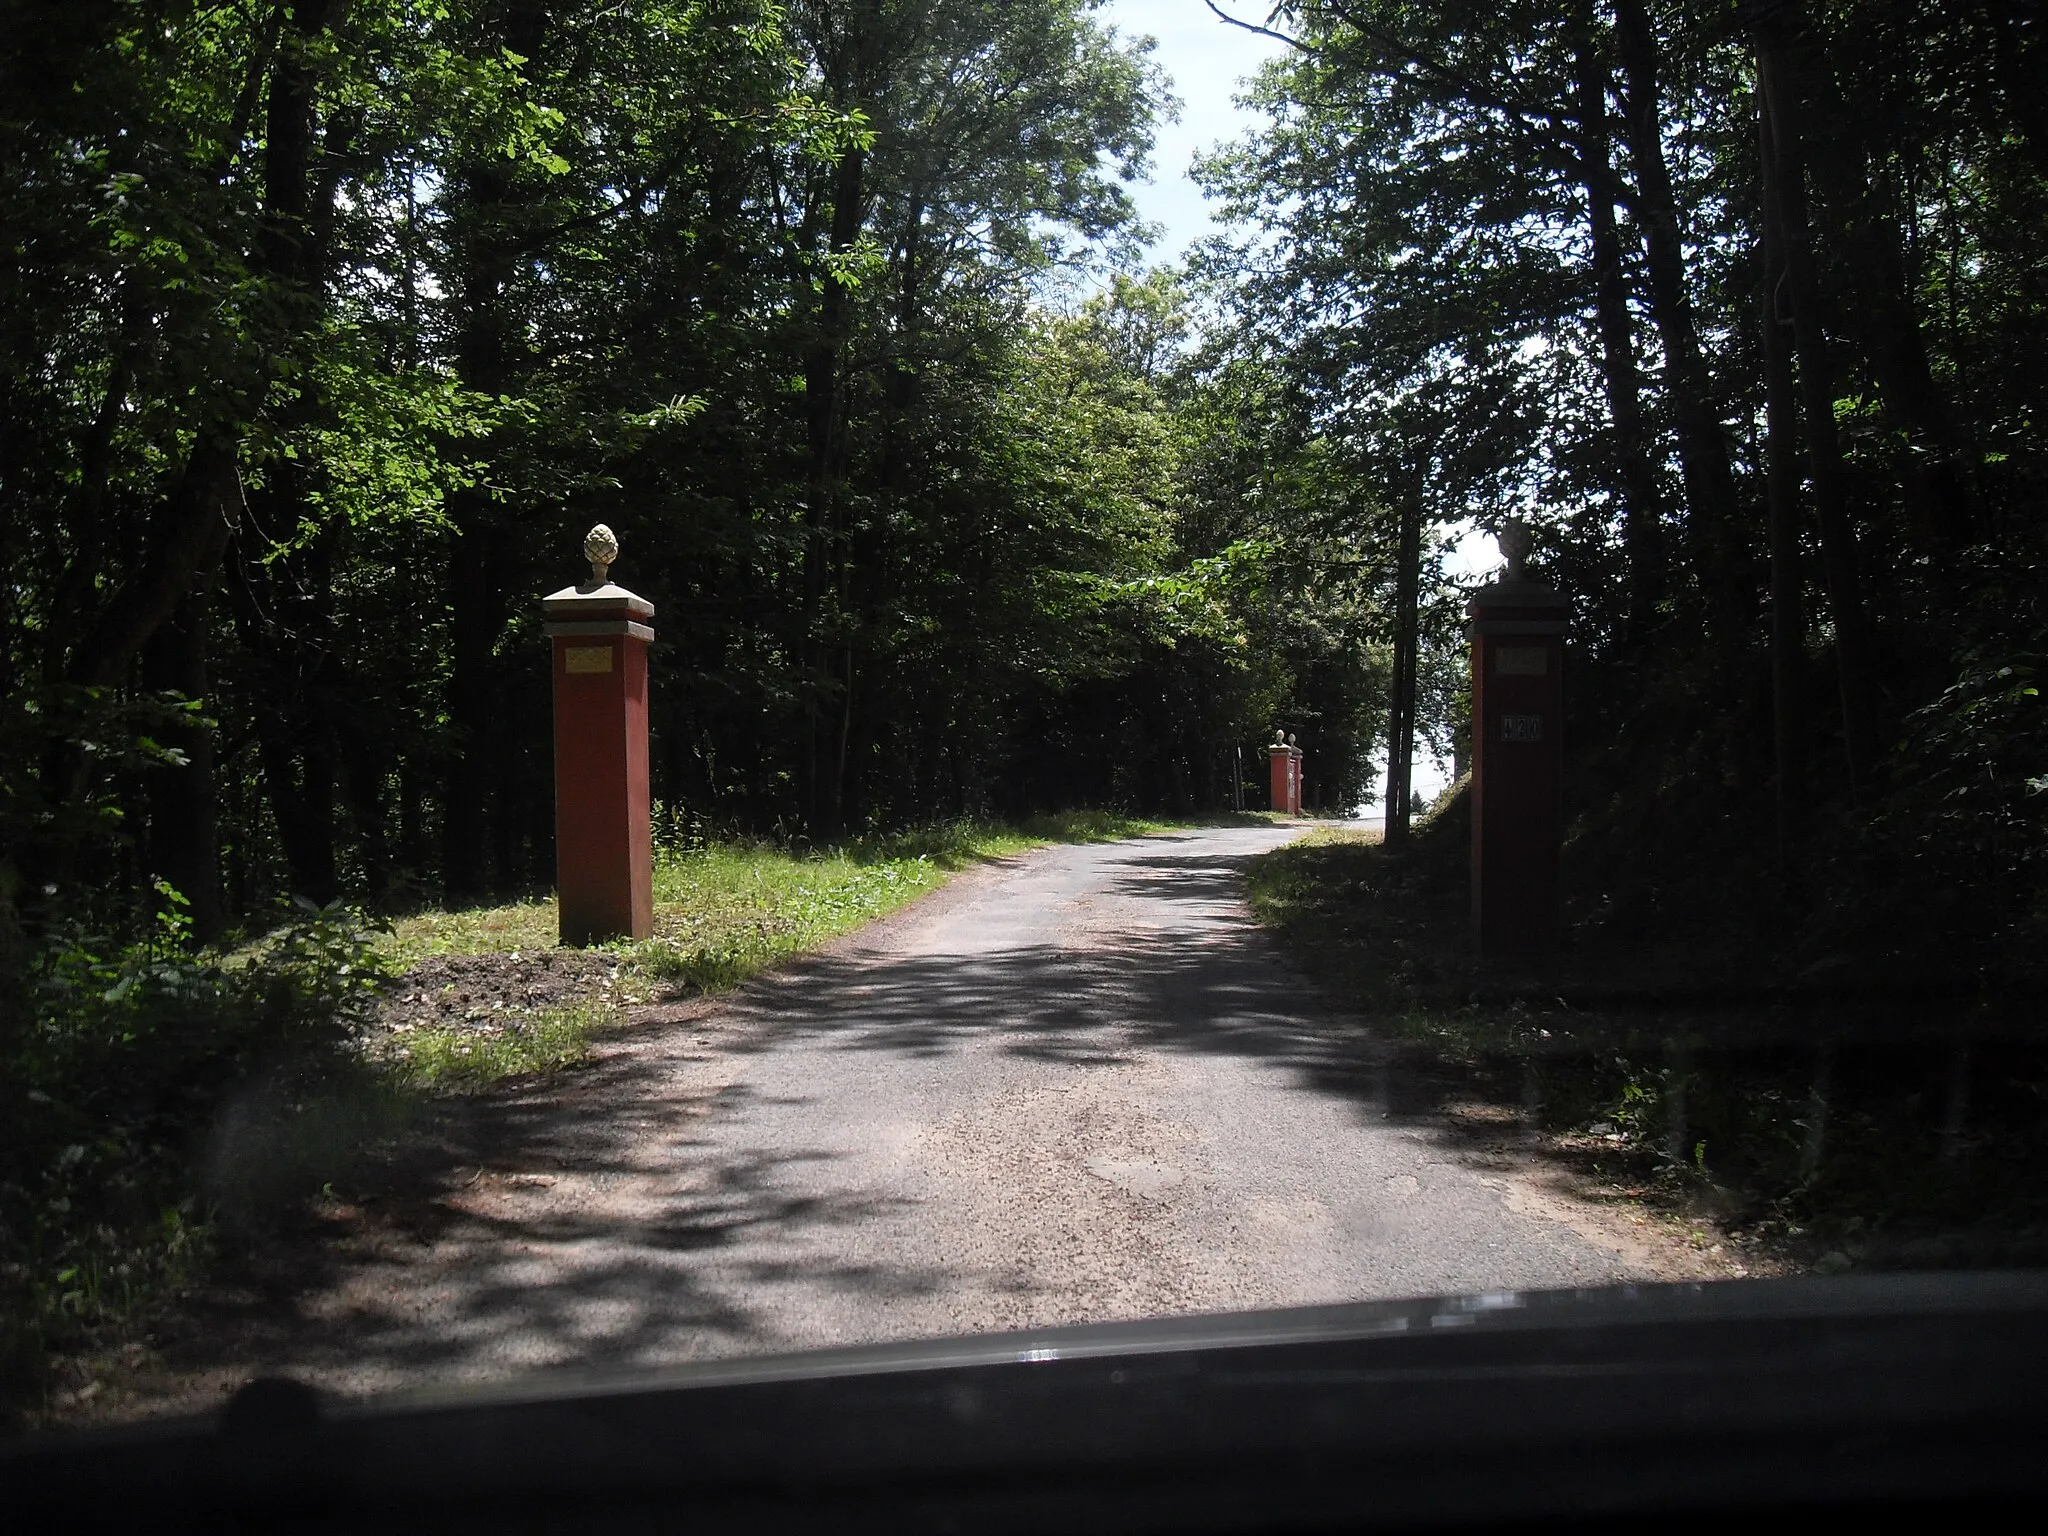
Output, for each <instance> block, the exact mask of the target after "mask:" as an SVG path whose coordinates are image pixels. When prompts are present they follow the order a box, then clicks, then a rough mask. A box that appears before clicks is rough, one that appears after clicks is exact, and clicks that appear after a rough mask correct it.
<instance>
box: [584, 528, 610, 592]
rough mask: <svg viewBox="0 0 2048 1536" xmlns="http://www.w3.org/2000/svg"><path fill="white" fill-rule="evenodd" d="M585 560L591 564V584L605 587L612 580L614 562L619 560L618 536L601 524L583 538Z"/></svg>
mask: <svg viewBox="0 0 2048 1536" xmlns="http://www.w3.org/2000/svg"><path fill="white" fill-rule="evenodd" d="M583 558H584V559H586V560H588V561H589V562H590V584H591V585H592V586H593V587H601V586H603V585H604V584H605V583H606V582H607V581H609V580H610V579H611V577H610V571H611V566H612V562H613V561H614V560H616V559H618V558H619V539H618V535H617V534H615V533H613V532H612V531H611V529H609V528H607V527H605V525H604V524H603V523H599V524H598V525H597V526H596V527H595V528H592V529H591V530H590V532H588V533H586V534H585V535H584V536H583Z"/></svg>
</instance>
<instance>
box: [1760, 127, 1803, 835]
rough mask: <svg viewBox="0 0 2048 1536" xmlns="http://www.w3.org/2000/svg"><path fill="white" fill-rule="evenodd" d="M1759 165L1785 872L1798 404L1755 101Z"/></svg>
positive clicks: (1798, 720) (1795, 749)
mask: <svg viewBox="0 0 2048 1536" xmlns="http://www.w3.org/2000/svg"><path fill="white" fill-rule="evenodd" d="M1757 137H1758V142H1759V146H1760V151H1761V153H1760V159H1761V161H1762V165H1763V190H1764V196H1763V204H1764V206H1763V293H1762V303H1761V305H1760V309H1759V322H1760V324H1761V327H1762V332H1763V358H1764V462H1765V467H1766V482H1767V486H1768V492H1769V499H1770V546H1771V703H1772V710H1771V717H1772V720H1771V723H1772V733H1771V734H1772V742H1773V746H1774V748H1775V758H1776V765H1777V791H1776V811H1777V817H1776V820H1777V839H1778V858H1779V861H1780V863H1781V865H1782V866H1783V867H1784V869H1785V870H1786V871H1787V872H1788V873H1790V872H1791V871H1792V870H1794V869H1795V868H1796V867H1797V860H1796V857H1795V854H1796V850H1797V848H1798V846H1799V844H1800V842H1801V840H1802V836H1803V833H1804V830H1805V825H1806V604H1805V586H1804V583H1803V581H1802V579H1801V573H1800V560H1799V543H1800V540H1799V534H1800V523H1801V518H1800V506H1799V400H1798V385H1797V384H1796V383H1795V382H1794V380H1793V377H1792V344H1791V338H1790V336H1789V334H1788V333H1789V331H1790V329H1791V323H1792V322H1791V319H1790V317H1789V316H1785V315H1781V314H1780V312H1779V298H1780V294H1781V291H1782V289H1783V286H1784V283H1785V241H1784V232H1783V230H1782V229H1781V228H1780V227H1779V223H1778V217H1777V208H1778V196H1777V174H1778V173H1777V156H1776V152H1775V148H1774V146H1773V145H1772V142H1771V118H1770V113H1769V111H1768V110H1767V109H1766V108H1765V106H1764V103H1763V100H1762V98H1761V96H1759V98H1758V101H1757Z"/></svg>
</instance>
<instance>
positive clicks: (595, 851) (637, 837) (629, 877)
mask: <svg viewBox="0 0 2048 1536" xmlns="http://www.w3.org/2000/svg"><path fill="white" fill-rule="evenodd" d="M618 549H619V547H618V541H617V540H616V539H614V538H613V537H612V533H611V530H610V529H609V528H606V527H605V526H604V525H603V524H602V523H600V524H599V525H598V526H597V527H595V528H593V529H591V531H590V537H589V538H587V539H585V540H584V543H583V551H584V554H585V555H586V556H587V557H588V558H589V560H590V570H591V580H590V581H588V582H586V583H585V584H583V585H581V586H575V587H564V588H563V589H562V590H561V591H559V592H556V593H554V594H553V595H551V596H549V597H547V598H545V599H543V600H542V602H541V612H542V613H543V614H544V615H545V616H546V618H547V633H548V638H549V641H550V643H551V644H552V646H553V648H554V692H555V893H556V898H557V901H558V903H559V906H560V915H561V924H560V926H561V935H562V942H563V943H564V944H594V943H600V942H602V941H603V940H605V939H626V938H631V939H644V938H647V937H649V936H650V935H651V934H652V933H653V932H654V837H653V827H652V822H651V818H650V814H649V812H650V805H649V801H648V791H647V647H648V644H649V642H650V641H652V640H653V639H654V630H653V629H652V627H651V626H649V625H648V623H647V622H646V621H647V620H648V619H651V618H653V617H654V604H652V603H650V602H648V601H647V600H646V599H645V598H643V597H636V596H635V595H634V594H633V593H631V592H628V591H627V590H626V589H625V588H624V587H619V586H614V585H613V584H612V583H611V582H610V580H608V579H607V574H606V573H607V568H608V567H609V566H610V564H611V562H612V561H613V560H615V559H616V558H617V557H618Z"/></svg>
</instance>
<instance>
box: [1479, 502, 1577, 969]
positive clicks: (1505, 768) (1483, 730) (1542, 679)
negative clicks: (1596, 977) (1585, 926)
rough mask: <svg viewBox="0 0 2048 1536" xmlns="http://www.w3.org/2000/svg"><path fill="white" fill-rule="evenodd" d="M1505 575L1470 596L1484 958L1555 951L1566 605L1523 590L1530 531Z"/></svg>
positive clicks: (1534, 585) (1514, 542)
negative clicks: (1551, 949)
mask: <svg viewBox="0 0 2048 1536" xmlns="http://www.w3.org/2000/svg"><path fill="white" fill-rule="evenodd" d="M1500 543H1501V550H1502V552H1503V553H1504V554H1506V555H1507V558H1508V570H1507V574H1506V575H1505V576H1504V577H1502V578H1501V579H1500V580H1499V581H1496V582H1494V583H1492V584H1491V585H1489V586H1484V587H1481V588H1480V589H1479V590H1478V591H1477V592H1475V593H1473V594H1472V598H1471V601H1470V603H1469V604H1468V607H1467V612H1469V613H1470V615H1471V618H1472V628H1471V635H1472V788H1471V796H1472V934H1473V938H1474V940H1475V942H1476V943H1477V945H1478V949H1479V953H1480V954H1482V955H1488V956H1529V955H1536V954H1541V953H1543V952H1544V951H1546V950H1548V949H1550V948H1552V947H1553V946H1554V945H1555V944H1556V943H1557V934H1558V894H1557V857H1558V844H1559V842H1560V840H1561V838H1562V835H1563V828H1564V636H1565V630H1566V628H1567V626H1568V624H1569V622H1570V618H1571V608H1570V604H1569V603H1568V602H1567V601H1566V600H1565V598H1564V597H1563V596H1562V595H1560V594H1559V593H1558V592H1556V591H1555V590H1553V589H1552V588H1550V587H1547V586H1545V585H1543V583H1541V582H1539V581H1535V580H1532V579H1531V578H1530V577H1529V575H1528V572H1527V570H1526V569H1525V562H1526V561H1527V559H1528V553H1529V534H1528V530H1527V529H1525V528H1522V527H1520V526H1518V525H1510V526H1509V528H1508V529H1507V530H1505V531H1504V532H1503V533H1502V535H1501V540H1500Z"/></svg>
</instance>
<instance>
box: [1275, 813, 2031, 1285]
mask: <svg viewBox="0 0 2048 1536" xmlns="http://www.w3.org/2000/svg"><path fill="white" fill-rule="evenodd" d="M1469 845H1470V821H1469V807H1468V804H1467V800H1466V795H1465V792H1464V789H1463V787H1462V786H1460V787H1459V788H1457V789H1456V790H1454V791H1453V792H1451V793H1448V794H1447V795H1446V796H1445V797H1444V799H1443V800H1442V801H1441V802H1440V803H1439V805H1438V807H1437V808H1436V810H1435V812H1434V814H1432V815H1431V816H1430V817H1428V818H1426V819H1425V820H1423V821H1422V822H1421V823H1420V824H1419V825H1418V826H1417V828H1416V829H1415V832H1414V834H1413V836H1412V837H1411V838H1410V840H1409V841H1408V842H1407V843H1406V844H1405V845H1400V846H1387V845H1385V844H1383V843H1381V842H1380V841H1379V840H1378V838H1377V836H1376V835H1375V836H1368V835H1365V834H1361V833H1357V832H1347V831H1343V830H1338V829H1330V830H1325V831H1320V832H1317V833H1315V834H1312V835H1311V836H1310V837H1308V838H1306V839H1304V840H1302V841H1299V842H1296V843H1293V844H1290V845H1288V846H1287V847H1284V848H1281V849H1277V850H1275V851H1273V852H1271V853H1269V854H1266V855H1264V856H1263V857H1261V858H1260V859H1259V860H1258V861H1256V862H1255V864H1254V866H1253V869H1252V873H1251V893H1252V902H1253V906H1254V909H1255V910H1256V912H1257V913H1258V915H1259V917H1260V919H1261V921H1262V922H1264V923H1265V924H1267V925H1268V926H1269V927H1270V928H1271V929H1272V930H1273V931H1274V932H1275V933H1276V935H1277V936H1278V937H1279V939H1280V940H1281V941H1282V943H1283V944H1284V945H1285V946H1286V947H1287V949H1288V950H1289V952H1290V953H1291V954H1292V956H1293V957H1294V959H1295V960H1296V962H1297V963H1299V964H1300V965H1301V966H1302V967H1303V969H1304V970H1305V971H1307V972H1308V973H1309V974H1310V975H1311V976H1312V977H1314V979H1315V980H1316V981H1317V982H1319V983H1320V984H1321V985H1323V986H1324V987H1325V988H1326V989H1328V990H1329V991H1330V992H1331V994H1332V995H1333V996H1334V997H1336V998H1337V999H1338V1000H1339V1001H1340V1002H1342V1003H1343V1004H1344V1005H1346V1006H1347V1007H1349V1008H1351V1009H1353V1010H1355V1011H1356V1012H1357V1014H1358V1015H1359V1016H1360V1017H1361V1018H1362V1019H1363V1020H1364V1022H1365V1024H1366V1026H1367V1028H1368V1029H1369V1030H1370V1032H1371V1034H1372V1035H1373V1036H1374V1037H1375V1038H1376V1040H1377V1041H1378V1042H1379V1043H1380V1044H1382V1045H1383V1046H1384V1047H1386V1048H1387V1049H1389V1050H1390V1051H1391V1052H1392V1053H1393V1055H1394V1057H1395V1058H1396V1059H1397V1060H1399V1061H1401V1062H1403V1063H1405V1064H1406V1065H1407V1066H1409V1067H1410V1068H1411V1069H1412V1075H1413V1076H1415V1077H1416V1078H1417V1079H1418V1080H1420V1081H1422V1082H1425V1083H1433V1084H1436V1085H1438V1090H1439V1091H1438V1096H1439V1097H1441V1098H1442V1099H1444V1101H1445V1106H1448V1104H1449V1103H1450V1101H1451V1100H1453V1099H1461V1098H1470V1097H1472V1096H1474V1095H1477V1096H1478V1097H1479V1098H1480V1099H1482V1100H1483V1101H1485V1102H1487V1103H1489V1104H1491V1105H1493V1106H1495V1108H1496V1109H1497V1110H1498V1111H1500V1112H1501V1113H1502V1114H1504V1115H1506V1116H1508V1117H1509V1118H1510V1119H1511V1120H1512V1121H1514V1122H1515V1123H1516V1124H1517V1125H1518V1126H1519V1128H1520V1129H1521V1131H1522V1132H1523V1133H1524V1134H1525V1135H1527V1136H1528V1137H1529V1138H1530V1139H1531V1143H1532V1144H1533V1145H1535V1146H1536V1147H1538V1148H1539V1149H1540V1151H1541V1153H1542V1155H1543V1156H1545V1157H1546V1158H1547V1159H1549V1160H1550V1161H1552V1162H1553V1163H1554V1164H1556V1165H1558V1166H1560V1167H1561V1168H1563V1169H1565V1170H1568V1171H1569V1172H1570V1173H1571V1174H1573V1175H1575V1176H1576V1179H1577V1182H1578V1187H1579V1188H1580V1189H1582V1190H1583V1191H1584V1192H1585V1193H1586V1194H1587V1195H1588V1196H1589V1197H1591V1198H1595V1199H1599V1200H1605V1201H1613V1200H1626V1201H1633V1202H1636V1203H1638V1204H1639V1205H1640V1206H1641V1207H1643V1208H1644V1209H1646V1210H1647V1211H1650V1212H1653V1213H1655V1214H1657V1215H1659V1216H1662V1217H1666V1218H1671V1219H1675V1220H1677V1221H1680V1222H1683V1223H1685V1224H1686V1225H1687V1227H1688V1228H1690V1229H1691V1230H1692V1231H1693V1233H1694V1238H1695V1242H1696V1243H1698V1244H1702V1245H1704V1244H1708V1243H1712V1242H1718V1243H1722V1244H1725V1245H1727V1247H1728V1248H1729V1249H1730V1251H1732V1252H1737V1253H1742V1252H1747V1253H1748V1254H1750V1255H1753V1256H1754V1258H1755V1259H1756V1260H1758V1261H1761V1262H1762V1263H1763V1264H1764V1265H1765V1266H1767V1267H1769V1266H1777V1267H1791V1268H1795V1269H1813V1270H1817V1271H1819V1272H1823V1273H1831V1272H1837V1271H1843V1270H1849V1269H1862V1268H1873V1269H1898V1268H1944V1267H1952V1266H1959V1265H1985V1264H1990V1265H2004V1264H2038V1263H2040V1262H2042V1260H2043V1259H2044V1257H2048V1198H2044V1196H2043V1194H2042V1191H2043V1189H2044V1188H2048V1134H2044V1129H2043V1125H2042V1117H2041V1114H2040V1105H2041V1099H2042V1097H2043V1094H2044V1092H2048V1042H2044V1040H2043V1039H2042V1036H2041V1034H2040V1031H2039V1029H2038V1026H2037V1025H2036V1024H2035V1023H2034V1022H2033V1021H2032V1017H2031V1013H2030V1010H2029V1008H2028V1006H2027V999H2026V998H2025V997H2024V996H2021V995H2018V994H2015V993H2013V992H2011V991H2001V990H1991V989H1985V988H1972V987H1966V986H1959V985H1953V984H1943V983H1939V982H1930V981H1928V980H1927V978H1925V977H1923V978H1922V981H1923V984H1922V985H1918V986H1903V985H1901V984H1900V982H1899V980H1898V976H1897V972H1896V971H1895V970H1887V969H1885V968H1884V967H1883V966H1882V965H1881V964H1880V963H1879V962H1880V961H1881V960H1882V958H1883V956H1882V955H1881V954H1878V955H1874V956H1854V955H1851V956H1842V955H1833V956H1829V957H1827V958H1826V959H1825V960H1823V961H1822V962H1820V963H1810V962H1809V961H1808V959H1807V954H1808V950H1807V949H1806V947H1805V946H1804V944H1803V941H1804V940H1806V939H1808V938H1809V937H1810V935H1811V933H1812V932H1813V931H1815V930H1820V931H1826V930H1828V929H1829V928H1830V927H1831V926H1839V925H1831V924H1830V922H1829V921H1828V919H1827V917H1826V916H1825V914H1823V915H1821V916H1818V917H1815V916H1811V915H1809V917H1808V919H1807V921H1806V923H1805V924H1804V931H1802V927H1801V925H1799V924H1795V923H1791V922H1788V921H1786V919H1785V914H1784V912H1783V910H1781V909H1780V908H1778V907H1777V906H1776V905H1774V904H1772V903H1758V902H1756V901H1754V900H1752V901H1751V902H1750V903H1749V904H1748V906H1747V907H1746V908H1740V909H1729V910H1728V920H1727V921H1726V922H1724V923H1722V924H1721V925H1720V926H1719V927H1718V928H1712V929H1710V928H1708V927H1706V926H1705V925H1704V924H1683V923H1682V924H1681V925H1680V926H1679V928H1678V930H1677V932H1676V933H1675V934H1670V935H1666V936H1665V938H1664V939H1663V940H1662V941H1661V942H1660V941H1657V940H1656V939H1655V938H1654V936H1653V937H1652V938H1650V939H1649V940H1646V938H1645V936H1644V934H1643V933H1642V932H1640V931H1639V928H1638V925H1636V924H1633V923H1628V924H1624V923H1619V922H1617V921H1616V920H1615V919H1614V916H1613V904H1612V902H1611V900H1610V899H1609V898H1608V897H1607V895H1606V894H1605V893H1603V892H1602V891H1601V890H1600V889H1599V887H1600V885H1601V884H1602V883H1603V882H1602V879H1601V875H1602V874H1603V873H1604V871H1602V870H1600V869H1599V868H1598V867H1597V863H1596V860H1595V859H1594V858H1593V857H1591V856H1590V854H1589V852H1588V851H1587V850H1585V849H1583V848H1581V849H1579V850H1578V851H1577V856H1576V857H1575V856H1574V852H1573V850H1570V849H1568V851H1567V858H1566V866H1565V878H1564V898H1565V914H1564V920H1565V931H1564V936H1563V940H1562V943H1561V945H1560V948H1559V950H1558V952H1557V953H1556V954H1554V955H1552V956H1550V957H1548V958H1547V959H1545V960H1544V961H1542V962H1540V963H1525V964H1511V963H1504V962H1486V961H1482V960H1479V959H1477V958H1476V957H1475V956H1474V954H1473V951H1472V946H1471V941H1470V928H1469V916H1468V911H1469V908H1468V903H1469V899H1470V898H1469V891H1470V886H1469V873H1468V856H1467V850H1468V848H1469ZM1665 867H1666V868H1667V869H1668V868H1669V867H1670V866H1669V865H1666V866H1665ZM1703 870H1704V872H1703V873H1702V875H1701V877H1700V884H1701V885H1702V887H1703V888H1702V889H1701V890H1698V891H1692V892H1684V891H1673V892H1669V893H1667V895H1668V899H1669V900H1670V902H1671V903H1672V904H1673V906H1674V908H1676V909H1678V910H1681V911H1691V910H1695V909H1698V910H1705V909H1707V908H1710V907H1714V906H1717V905H1719V906H1721V907H1723V908H1724V909H1727V908H1728V903H1729V902H1730V900H1731V899H1732V898H1731V895H1730V893H1729V892H1727V891H1725V890H1721V889H1719V887H1718V886H1716V885H1713V880H1714V879H1715V878H1717V875H1716V872H1715V871H1713V870H1712V869H1711V868H1710V867H1703ZM1708 887H1711V888H1708ZM1874 905H1875V903H1874ZM1879 948H1881V946H1879ZM1441 1107H1444V1106H1440V1108H1441Z"/></svg>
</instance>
